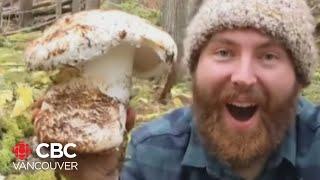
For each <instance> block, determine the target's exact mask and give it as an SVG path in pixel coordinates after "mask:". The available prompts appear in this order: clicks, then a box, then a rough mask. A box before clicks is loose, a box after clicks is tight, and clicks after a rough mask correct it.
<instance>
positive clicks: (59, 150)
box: [36, 143, 77, 159]
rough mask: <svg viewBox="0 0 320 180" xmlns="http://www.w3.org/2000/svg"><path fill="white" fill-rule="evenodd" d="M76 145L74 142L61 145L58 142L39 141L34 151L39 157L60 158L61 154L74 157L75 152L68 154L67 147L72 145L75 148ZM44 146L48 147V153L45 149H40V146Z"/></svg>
mask: <svg viewBox="0 0 320 180" xmlns="http://www.w3.org/2000/svg"><path fill="white" fill-rule="evenodd" d="M76 146H77V145H76V144H74V143H68V144H66V145H64V146H63V145H62V144H60V143H50V144H47V143H41V144H39V145H38V146H37V148H36V153H37V155H38V156H39V157H40V158H48V157H50V158H54V159H56V158H62V157H63V156H65V157H67V158H75V157H76V156H77V155H76V154H75V153H72V154H69V152H68V148H69V147H73V148H75V147H76ZM43 147H45V148H46V149H49V151H50V154H49V153H48V152H46V151H41V148H43Z"/></svg>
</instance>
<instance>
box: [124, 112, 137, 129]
mask: <svg viewBox="0 0 320 180" xmlns="http://www.w3.org/2000/svg"><path fill="white" fill-rule="evenodd" d="M135 120H136V113H135V112H134V110H133V109H132V108H131V107H128V109H127V121H126V129H127V131H130V130H131V129H132V128H133V127H134V123H135Z"/></svg>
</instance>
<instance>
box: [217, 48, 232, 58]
mask: <svg viewBox="0 0 320 180" xmlns="http://www.w3.org/2000/svg"><path fill="white" fill-rule="evenodd" d="M215 56H217V57H219V58H230V57H231V56H232V52H231V51H229V50H226V49H220V50H218V51H216V52H215Z"/></svg>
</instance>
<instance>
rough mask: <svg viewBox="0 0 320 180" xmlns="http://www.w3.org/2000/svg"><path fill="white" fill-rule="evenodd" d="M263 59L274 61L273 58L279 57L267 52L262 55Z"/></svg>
mask: <svg viewBox="0 0 320 180" xmlns="http://www.w3.org/2000/svg"><path fill="white" fill-rule="evenodd" d="M262 59H263V60H265V61H272V60H277V59H279V57H278V56H277V55H275V54H273V53H267V54H265V55H263V56H262Z"/></svg>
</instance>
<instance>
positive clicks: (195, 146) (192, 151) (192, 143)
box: [182, 118, 230, 177]
mask: <svg viewBox="0 0 320 180" xmlns="http://www.w3.org/2000/svg"><path fill="white" fill-rule="evenodd" d="M194 122H195V121H194V119H193V118H192V121H191V122H190V129H191V131H190V138H189V142H188V146H187V149H186V152H185V154H184V157H183V160H182V165H185V166H191V167H197V168H206V170H207V172H208V173H209V174H210V175H212V176H215V177H221V175H222V174H223V173H229V172H230V170H229V168H227V166H226V165H225V164H222V163H219V161H218V160H217V159H216V158H215V157H213V156H211V155H209V154H208V153H207V151H206V150H205V149H204V147H203V145H202V144H201V140H200V137H199V135H198V132H197V130H196V125H195V123H194Z"/></svg>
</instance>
